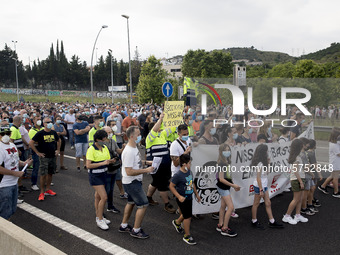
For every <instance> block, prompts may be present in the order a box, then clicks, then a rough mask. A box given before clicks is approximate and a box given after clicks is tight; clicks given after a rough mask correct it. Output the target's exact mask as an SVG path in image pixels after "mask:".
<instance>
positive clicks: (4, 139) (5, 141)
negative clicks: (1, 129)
mask: <svg viewBox="0 0 340 255" xmlns="http://www.w3.org/2000/svg"><path fill="white" fill-rule="evenodd" d="M10 140H11V139H10V138H9V136H8V135H4V136H3V137H2V138H1V141H2V142H3V143H9V141H10Z"/></svg>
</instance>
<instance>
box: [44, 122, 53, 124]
mask: <svg viewBox="0 0 340 255" xmlns="http://www.w3.org/2000/svg"><path fill="white" fill-rule="evenodd" d="M44 123H47V124H48V123H52V121H45V122H44Z"/></svg>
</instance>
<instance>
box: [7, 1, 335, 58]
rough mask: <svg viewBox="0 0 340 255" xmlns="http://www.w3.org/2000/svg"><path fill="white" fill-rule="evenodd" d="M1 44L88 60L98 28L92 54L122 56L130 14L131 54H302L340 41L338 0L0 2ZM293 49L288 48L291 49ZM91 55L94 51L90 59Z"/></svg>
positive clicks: (34, 54) (31, 53) (28, 53)
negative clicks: (246, 50)
mask: <svg viewBox="0 0 340 255" xmlns="http://www.w3.org/2000/svg"><path fill="white" fill-rule="evenodd" d="M0 3H1V9H0V21H1V22H0V34H1V36H0V43H1V45H0V47H1V49H3V48H4V46H5V44H6V43H7V44H8V45H9V46H10V47H11V48H13V43H12V40H17V41H18V43H17V52H18V55H19V58H20V60H22V61H23V62H24V64H28V59H29V57H30V59H31V61H33V60H34V59H37V58H40V59H45V58H46V57H47V56H48V54H49V48H50V46H51V43H53V44H54V45H56V42H57V39H59V40H63V42H64V48H65V53H66V56H67V58H68V59H69V60H70V58H71V56H72V55H73V54H76V55H78V56H79V57H80V59H81V60H82V61H83V60H85V61H87V63H88V65H89V64H90V60H91V53H92V47H93V44H94V41H95V38H96V36H97V33H98V31H99V29H100V27H101V26H102V25H108V28H106V29H103V30H102V32H101V34H100V36H99V39H98V42H97V46H96V47H97V48H98V50H97V56H98V58H99V56H100V55H107V51H108V49H109V48H110V49H112V50H113V55H114V56H115V57H116V58H117V59H118V60H119V59H121V58H123V59H124V61H127V60H128V49H127V27H126V19H125V18H122V17H121V14H126V15H129V16H130V19H129V22H130V42H131V55H132V56H133V54H134V50H135V48H136V46H138V49H139V52H140V54H141V57H142V58H143V59H145V58H147V57H148V56H150V55H155V56H156V57H158V58H162V57H167V56H169V57H171V56H174V55H179V54H181V55H183V54H185V53H186V52H187V50H188V49H206V50H212V49H222V48H230V47H250V46H254V47H255V48H257V49H259V50H265V51H280V52H286V53H288V54H290V55H295V56H296V55H298V53H299V55H301V54H302V53H303V51H304V52H305V53H306V54H307V53H309V52H314V51H316V50H320V49H323V48H326V47H328V46H329V45H330V44H331V43H332V42H339V41H340V39H339V35H340V15H339V10H340V1H338V0H323V1H320V0H284V1H282V0H234V1H231V0H211V1H206V0H195V1H193V0H188V1H185V0H182V1H179V0H171V1H166V0H165V1H164V0H163V1H161V0H158V1H156V0H139V1H137V0H125V1H116V0H97V1H93V0H92V1H88V0H82V1H79V0H68V1H65V0H58V1H50V0H29V1H28V0H12V1H4V0H0ZM293 49H294V52H293ZM95 57H96V53H95V54H94V58H95Z"/></svg>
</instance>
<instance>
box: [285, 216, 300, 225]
mask: <svg viewBox="0 0 340 255" xmlns="http://www.w3.org/2000/svg"><path fill="white" fill-rule="evenodd" d="M282 221H283V222H285V223H289V224H291V225H296V224H297V221H296V220H294V219H293V218H292V216H290V215H289V216H286V215H284V216H283V218H282Z"/></svg>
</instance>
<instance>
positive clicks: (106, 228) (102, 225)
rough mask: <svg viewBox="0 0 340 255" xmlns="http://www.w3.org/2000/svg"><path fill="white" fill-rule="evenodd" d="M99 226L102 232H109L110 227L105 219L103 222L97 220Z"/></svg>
mask: <svg viewBox="0 0 340 255" xmlns="http://www.w3.org/2000/svg"><path fill="white" fill-rule="evenodd" d="M96 222H97V226H98V227H99V228H100V229H102V230H108V229H109V226H108V225H107V224H106V222H105V220H104V218H103V219H102V220H99V219H96Z"/></svg>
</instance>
